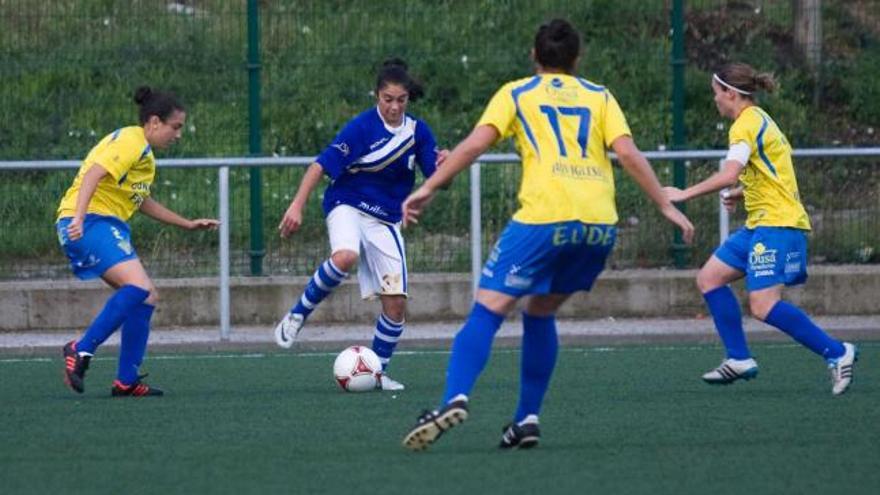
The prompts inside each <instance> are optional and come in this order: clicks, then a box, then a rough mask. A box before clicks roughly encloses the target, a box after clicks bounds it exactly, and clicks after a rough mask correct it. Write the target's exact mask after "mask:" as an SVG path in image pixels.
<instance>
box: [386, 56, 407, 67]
mask: <svg viewBox="0 0 880 495" xmlns="http://www.w3.org/2000/svg"><path fill="white" fill-rule="evenodd" d="M382 67H400V68H401V69H403V70H409V66H408V65H406V62H404V61H403V59H402V58H400V57H393V58H389V59H387V60H385V61H384V62H382Z"/></svg>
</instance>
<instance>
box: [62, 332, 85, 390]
mask: <svg viewBox="0 0 880 495" xmlns="http://www.w3.org/2000/svg"><path fill="white" fill-rule="evenodd" d="M62 352H63V353H64V383H66V384H67V386H68V387H70V389H71V390H73V391H74V392H76V393H79V394H81V393H83V391H84V390H85V378H86V370H87V369H89V360H91V359H92V356H80V355H79V353H78V352H76V341H74V340H71V341H70V342H68V343H66V344H64V348H63V349H62Z"/></svg>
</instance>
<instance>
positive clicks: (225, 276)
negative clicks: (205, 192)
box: [217, 167, 231, 341]
mask: <svg viewBox="0 0 880 495" xmlns="http://www.w3.org/2000/svg"><path fill="white" fill-rule="evenodd" d="M218 174H219V178H218V179H219V180H218V181H217V182H218V184H219V186H218V187H219V191H218V195H219V198H218V200H219V203H220V204H219V208H220V340H224V341H228V340H229V334H230V331H231V323H230V311H229V305H230V300H229V227H230V226H229V167H220V171H219V173H218Z"/></svg>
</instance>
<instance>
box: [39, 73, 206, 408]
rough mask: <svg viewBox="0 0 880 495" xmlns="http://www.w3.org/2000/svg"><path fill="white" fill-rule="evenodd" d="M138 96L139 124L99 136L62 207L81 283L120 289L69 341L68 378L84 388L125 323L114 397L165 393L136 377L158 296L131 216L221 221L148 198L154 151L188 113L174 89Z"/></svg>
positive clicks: (193, 226) (191, 225)
mask: <svg viewBox="0 0 880 495" xmlns="http://www.w3.org/2000/svg"><path fill="white" fill-rule="evenodd" d="M134 101H135V103H137V105H138V106H139V107H140V111H139V119H140V125H136V126H130V127H122V128H120V129H117V130H115V131H113V132H112V133H111V134H109V135H107V136H105V137H104V138H103V139H101V141H100V142H99V143H98V144H97V145H95V147H94V148H92V150H91V151H90V152H89V154H88V155H87V156H86V158H85V160H83V163H82V166H81V167H80V169H79V173H77V175H76V178H75V179H74V181H73V185H72V186H70V189H68V190H67V193H66V194H65V195H64V198H63V199H62V200H61V204H60V205H59V207H58V221H57V223H56V224H55V225H56V230H57V232H58V240H59V242H60V243H61V247H62V249H63V250H64V253H65V254H66V255H67V257H68V258H69V259H70V267H71V268H72V269H73V273H74V275H76V276H77V277H78V278H80V279H83V280H87V279H92V278H98V277H100V278H101V279H103V280H104V282H106V283H107V285H109V286H111V287H113V288H114V289H116V292H114V293H113V296H111V297H110V299H109V300H108V301H107V303H106V304H105V305H104V309H103V310H101V312H100V313H99V314H98V316H97V317H96V318H95V319H94V321H92V323H91V325H89V327H88V328H87V329H86V331H85V334H84V335H83V336H82V338H80V339H79V340H76V341H71V342H69V343H67V345H65V346H64V350H63V352H64V358H65V375H64V376H65V382H66V383H67V385H68V386H69V387H70V388H71V389H73V390H74V391H76V392H79V393H82V392H83V390H84V379H85V373H86V370H87V369H88V367H89V361H90V359H91V358H92V356H93V355H94V354H95V351H97V349H98V347H99V346H100V345H101V344H102V343H103V342H104V341H105V340H107V338H108V337H109V336H110V335H111V334H112V333H113V332H114V331H116V329H117V328H119V327H120V326H122V345H121V348H120V350H119V370H118V373H117V376H116V380H115V381H114V382H113V387H112V389H111V393H112V395H113V396H114V397H126V396H129V397H130V396H134V397H139V396H146V395H151V396H158V395H162V391H161V390H159V389H157V388H155V387H151V386H149V385H147V384H146V383H144V382H142V381H141V378H142V376H141V375H139V374H138V368H139V367H140V365H141V362H142V361H143V358H144V353H145V352H146V348H147V338H148V336H149V333H150V318H151V317H152V315H153V310H154V309H155V307H156V302H157V301H158V300H159V299H158V294H157V292H156V288H155V287H154V286H153V282H152V281H151V280H150V277H149V276H148V275H147V272H146V271H145V270H144V267H143V265H142V264H141V261H140V259H138V257H137V253H135V251H134V247H133V246H132V244H131V234H130V232H129V228H128V224H127V223H126V221H127V220H128V219H129V218H130V217H131V216H132V215H133V214H134V212H135V211H140V212H141V213H144V214H146V215H147V216H150V217H153V218H155V219H156V220H159V221H160V222H164V223H167V224H170V225H176V226H178V227H181V228H183V229H187V230H199V229H213V228H216V227H217V225H218V222H217V220H211V219H198V220H188V219H186V218H183V217H181V216H180V215H178V214H176V213H174V212H172V211H170V210H169V209H167V208H166V207H164V206H162V205H161V204H160V203H159V202H157V201H156V200H154V199H152V198H151V197H150V186H151V185H152V184H153V181H154V178H155V175H156V159H155V157H154V156H153V149H154V148H157V149H164V148H167V147H168V146H170V145H171V144H172V143H174V142H175V141H177V140H178V139H180V130H181V129H182V128H183V124H184V121H185V120H186V112H185V111H184V107H183V105H182V104H181V103H180V102H179V101H178V100H177V98H176V97H175V96H174V95H173V94H171V93H163V92H158V91H153V90H151V89H150V88H149V87H141V88H138V89H137V91H135V94H134Z"/></svg>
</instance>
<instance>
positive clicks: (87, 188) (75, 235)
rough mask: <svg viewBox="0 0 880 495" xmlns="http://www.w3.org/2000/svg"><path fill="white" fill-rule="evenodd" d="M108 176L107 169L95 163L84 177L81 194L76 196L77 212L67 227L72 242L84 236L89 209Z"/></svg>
mask: <svg viewBox="0 0 880 495" xmlns="http://www.w3.org/2000/svg"><path fill="white" fill-rule="evenodd" d="M106 175H107V169H105V168H104V167H102V166H101V165H99V164H97V163H93V164H92V166H91V167H89V169H88V170H87V171H86V173H85V175H83V178H82V181H81V182H80V185H79V192H78V194H77V196H76V210H74V213H73V218H72V219H71V220H70V224H69V225H68V226H67V237H68V238H69V239H70V240H71V241H76V240H79V239H80V238H81V237H82V235H83V221H84V220H85V218H86V212H88V209H89V203H90V202H91V201H92V196H94V195H95V190H97V189H98V183H99V182H101V179H103V178H104V176H106Z"/></svg>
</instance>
